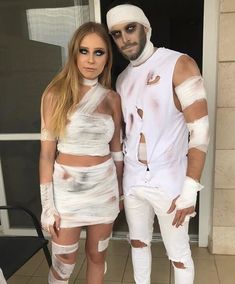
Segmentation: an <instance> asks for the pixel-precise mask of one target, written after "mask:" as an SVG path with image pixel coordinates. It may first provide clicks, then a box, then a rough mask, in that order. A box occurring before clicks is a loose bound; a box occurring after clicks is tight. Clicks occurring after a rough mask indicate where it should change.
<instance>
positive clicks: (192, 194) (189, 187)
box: [175, 176, 203, 217]
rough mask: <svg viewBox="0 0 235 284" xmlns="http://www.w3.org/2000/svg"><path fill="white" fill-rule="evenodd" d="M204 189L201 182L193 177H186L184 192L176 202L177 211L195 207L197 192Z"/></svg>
mask: <svg viewBox="0 0 235 284" xmlns="http://www.w3.org/2000/svg"><path fill="white" fill-rule="evenodd" d="M202 188H203V186H202V185H201V184H200V183H199V182H197V181H195V180H194V179H192V178H191V177H188V176H186V178H185V181H184V185H183V189H182V192H181V194H180V196H179V198H177V200H176V202H175V205H176V209H184V208H188V207H191V206H194V207H195V205H196V201H197V192H198V191H200V190H201V189H202ZM192 217H193V216H192Z"/></svg>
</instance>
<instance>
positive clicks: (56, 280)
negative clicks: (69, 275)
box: [48, 269, 69, 284]
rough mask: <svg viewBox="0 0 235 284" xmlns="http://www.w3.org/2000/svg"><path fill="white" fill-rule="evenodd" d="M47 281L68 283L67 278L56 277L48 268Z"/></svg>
mask: <svg viewBox="0 0 235 284" xmlns="http://www.w3.org/2000/svg"><path fill="white" fill-rule="evenodd" d="M48 283H49V284H69V280H59V279H56V278H55V276H54V274H53V272H52V271H51V269H50V271H49V274H48Z"/></svg>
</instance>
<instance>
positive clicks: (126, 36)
mask: <svg viewBox="0 0 235 284" xmlns="http://www.w3.org/2000/svg"><path fill="white" fill-rule="evenodd" d="M128 41H129V38H128V35H127V34H126V33H122V42H123V43H127V42H128Z"/></svg>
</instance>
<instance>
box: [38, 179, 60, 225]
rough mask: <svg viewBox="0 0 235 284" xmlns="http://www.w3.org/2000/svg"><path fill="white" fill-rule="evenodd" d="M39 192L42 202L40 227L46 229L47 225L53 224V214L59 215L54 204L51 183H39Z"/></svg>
mask: <svg viewBox="0 0 235 284" xmlns="http://www.w3.org/2000/svg"><path fill="white" fill-rule="evenodd" d="M40 194H41V204H42V214H41V223H42V227H43V228H44V229H47V230H48V226H49V225H53V224H54V222H55V217H54V215H58V216H59V213H58V211H57V210H56V208H55V204H54V189H53V183H52V182H49V183H46V184H40Z"/></svg>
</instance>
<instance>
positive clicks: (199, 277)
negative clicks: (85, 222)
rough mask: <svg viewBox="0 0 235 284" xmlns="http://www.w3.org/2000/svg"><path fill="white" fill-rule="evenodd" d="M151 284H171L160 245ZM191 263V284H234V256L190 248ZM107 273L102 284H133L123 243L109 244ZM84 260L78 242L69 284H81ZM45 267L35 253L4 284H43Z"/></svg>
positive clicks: (155, 250) (156, 246)
mask: <svg viewBox="0 0 235 284" xmlns="http://www.w3.org/2000/svg"><path fill="white" fill-rule="evenodd" d="M152 253H153V265H152V282H151V283H152V284H170V283H173V279H171V278H172V277H173V275H172V268H171V265H170V262H169V260H168V259H167V257H166V254H165V249H164V247H163V245H162V243H153V244H152ZM192 253H193V258H194V262H195V270H196V277H195V284H235V256H222V255H211V254H209V253H208V251H207V249H206V248H198V247H197V246H196V245H195V244H192ZM107 263H108V271H107V273H106V275H105V284H131V283H134V280H133V273H132V266H131V257H130V248H129V244H128V243H127V242H126V241H121V240H112V241H111V242H110V245H109V249H108V256H107ZM85 270H86V260H85V254H84V240H82V241H81V242H80V255H79V257H78V261H77V265H76V267H75V271H74V273H73V275H72V278H71V281H70V282H69V283H70V284H85ZM47 273H48V266H47V263H46V260H45V259H44V255H43V253H42V252H39V253H38V254H37V255H35V256H34V257H33V258H32V259H31V260H30V261H29V262H28V263H27V264H26V265H25V266H24V267H22V268H21V269H20V270H19V271H18V272H17V273H16V274H15V275H14V276H12V277H11V278H10V279H9V280H8V282H7V283H8V284H47Z"/></svg>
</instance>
